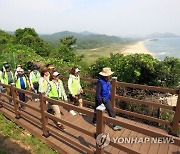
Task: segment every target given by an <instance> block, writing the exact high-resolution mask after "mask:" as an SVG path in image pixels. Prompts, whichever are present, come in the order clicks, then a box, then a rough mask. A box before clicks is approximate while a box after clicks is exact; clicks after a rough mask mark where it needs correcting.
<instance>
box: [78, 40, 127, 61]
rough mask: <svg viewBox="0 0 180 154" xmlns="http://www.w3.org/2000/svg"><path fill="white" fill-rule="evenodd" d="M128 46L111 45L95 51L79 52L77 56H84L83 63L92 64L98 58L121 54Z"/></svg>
mask: <svg viewBox="0 0 180 154" xmlns="http://www.w3.org/2000/svg"><path fill="white" fill-rule="evenodd" d="M127 45H129V43H127V44H117V43H116V44H111V45H108V46H104V47H100V48H94V49H84V50H77V51H76V53H77V55H84V58H83V61H85V62H87V63H88V64H91V63H92V62H94V61H96V60H97V59H98V58H101V57H110V54H111V53H112V54H115V53H121V51H122V50H123V49H124V48H126V46H127Z"/></svg>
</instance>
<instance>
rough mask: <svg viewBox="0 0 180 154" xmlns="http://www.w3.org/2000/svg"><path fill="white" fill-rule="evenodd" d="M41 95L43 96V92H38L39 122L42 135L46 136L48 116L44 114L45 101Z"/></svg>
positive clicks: (47, 134) (47, 133)
mask: <svg viewBox="0 0 180 154" xmlns="http://www.w3.org/2000/svg"><path fill="white" fill-rule="evenodd" d="M43 97H44V96H43V94H40V107H41V122H42V130H43V136H45V137H48V136H49V132H48V131H47V129H46V126H47V124H48V118H47V117H46V116H45V114H44V112H45V111H46V102H45V101H44V99H43Z"/></svg>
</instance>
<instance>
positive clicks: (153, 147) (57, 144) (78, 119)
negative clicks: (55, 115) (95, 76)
mask: <svg viewBox="0 0 180 154" xmlns="http://www.w3.org/2000/svg"><path fill="white" fill-rule="evenodd" d="M27 103H28V104H29V105H32V106H33V107H36V108H39V102H38V103H35V102H32V101H28V102H27ZM60 108H61V112H62V119H63V120H65V121H68V122H71V123H72V124H75V125H76V126H80V127H81V128H84V129H86V130H88V131H91V132H94V131H95V130H96V127H95V126H93V125H92V123H91V120H92V118H90V117H86V116H85V117H83V116H80V115H77V116H72V115H70V114H69V112H68V111H67V110H66V109H64V108H62V107H60ZM0 111H3V112H5V113H6V114H9V118H11V119H15V114H14V113H13V112H12V111H10V110H8V109H5V108H0ZM25 112H26V114H28V112H29V113H30V114H29V115H30V116H31V117H32V118H35V119H37V118H38V119H40V118H41V114H40V113H38V112H36V111H33V110H32V109H28V108H26V109H25ZM36 117H37V118H36ZM85 118H86V119H85ZM117 118H118V119H121V120H123V121H126V122H129V123H132V124H135V125H142V126H143V127H145V128H150V129H153V130H156V131H158V132H164V133H167V132H166V131H164V130H162V129H160V128H155V127H152V126H148V125H146V124H141V123H138V122H135V121H132V120H128V119H125V118H122V117H117ZM15 121H16V122H17V123H18V124H20V125H22V126H24V127H25V129H27V130H30V131H31V130H32V131H33V134H34V135H35V136H37V137H39V138H40V139H42V140H43V142H45V143H47V144H48V145H50V146H51V147H53V148H55V149H58V151H59V152H60V151H61V152H62V151H63V150H65V151H66V152H67V153H84V152H83V151H82V150H80V149H79V148H77V147H74V146H73V145H71V144H69V143H68V142H66V141H63V140H62V139H60V138H59V137H58V136H55V135H51V136H49V137H48V138H45V137H43V136H42V130H41V128H40V126H37V125H36V124H33V123H31V122H30V121H27V120H26V118H20V119H19V120H17V119H15ZM21 123H22V124H21ZM49 123H50V124H51V125H52V126H54V127H53V129H54V130H56V131H58V132H59V130H58V129H57V128H56V127H55V125H54V124H53V121H52V120H49ZM65 127H66V130H67V132H65V133H64V132H59V133H61V134H63V135H64V136H66V137H68V138H71V139H72V140H73V141H78V142H79V143H81V144H83V145H85V146H87V147H89V148H91V149H93V150H94V149H95V139H94V138H92V137H90V136H87V135H85V134H83V133H81V132H79V131H77V130H74V129H72V128H70V127H68V126H65ZM105 131H107V132H108V133H109V134H110V136H111V137H120V136H121V137H145V136H146V135H143V134H141V133H137V132H134V131H132V130H128V129H125V128H124V129H123V130H121V131H113V130H112V129H111V128H110V127H109V126H107V125H106V126H105ZM123 145H125V146H128V147H130V148H132V149H138V150H139V151H140V152H141V153H143V154H144V153H145V154H146V153H149V154H151V153H153V154H156V153H158V154H166V153H167V154H169V153H172V154H175V153H180V146H176V145H173V144H150V143H146V144H138V145H137V144H123ZM65 151H63V153H65ZM105 153H119V154H120V153H126V152H123V151H121V150H120V149H116V148H114V147H111V146H109V147H107V148H105Z"/></svg>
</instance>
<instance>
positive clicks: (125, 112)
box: [115, 108, 171, 126]
mask: <svg viewBox="0 0 180 154" xmlns="http://www.w3.org/2000/svg"><path fill="white" fill-rule="evenodd" d="M115 111H116V112H117V113H123V114H126V115H130V116H133V117H137V118H140V119H145V120H149V121H152V122H157V123H161V124H164V125H167V126H170V124H171V123H170V122H169V121H165V120H161V119H158V118H154V117H151V116H147V115H143V114H139V113H134V112H130V111H126V110H122V109H119V108H115Z"/></svg>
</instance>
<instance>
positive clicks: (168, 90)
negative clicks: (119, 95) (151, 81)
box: [117, 82, 178, 94]
mask: <svg viewBox="0 0 180 154" xmlns="http://www.w3.org/2000/svg"><path fill="white" fill-rule="evenodd" d="M117 85H118V86H121V87H130V88H138V89H145V90H151V91H157V92H167V93H171V94H178V90H176V89H171V88H161V87H155V86H147V85H140V84H133V83H126V82H117Z"/></svg>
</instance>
